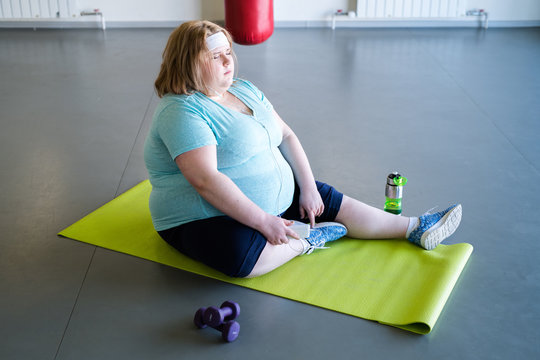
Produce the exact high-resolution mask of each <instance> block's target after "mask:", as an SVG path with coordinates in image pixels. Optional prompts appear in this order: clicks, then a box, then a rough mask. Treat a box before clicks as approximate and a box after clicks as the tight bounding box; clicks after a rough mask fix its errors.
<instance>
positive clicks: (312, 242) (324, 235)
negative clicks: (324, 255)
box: [302, 222, 347, 254]
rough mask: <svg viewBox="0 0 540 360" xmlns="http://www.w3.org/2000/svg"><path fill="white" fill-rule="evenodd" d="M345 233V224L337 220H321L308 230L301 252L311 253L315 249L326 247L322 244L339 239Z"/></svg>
mask: <svg viewBox="0 0 540 360" xmlns="http://www.w3.org/2000/svg"><path fill="white" fill-rule="evenodd" d="M345 235H347V228H346V227H345V225H343V224H340V223H337V222H322V223H319V224H316V225H315V226H314V227H313V228H311V229H310V230H309V236H308V237H307V238H306V242H307V244H305V246H304V251H303V252H302V254H311V253H312V252H313V250H315V249H328V248H327V247H325V246H324V244H325V243H327V242H329V241H334V240H337V239H340V238H342V237H344V236H345Z"/></svg>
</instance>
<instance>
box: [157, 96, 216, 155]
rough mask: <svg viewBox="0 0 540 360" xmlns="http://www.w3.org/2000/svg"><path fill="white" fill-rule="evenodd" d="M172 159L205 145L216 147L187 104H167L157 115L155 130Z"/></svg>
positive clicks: (201, 120) (200, 116) (203, 122)
mask: <svg viewBox="0 0 540 360" xmlns="http://www.w3.org/2000/svg"><path fill="white" fill-rule="evenodd" d="M156 130H157V132H158V134H159V136H160V137H161V139H162V141H163V143H164V144H165V146H166V147H167V149H168V151H169V154H170V155H171V158H172V159H175V158H176V157H177V156H178V155H181V154H183V153H185V152H188V151H190V150H193V149H197V148H200V147H203V146H207V145H216V144H217V141H216V137H215V135H214V133H213V132H212V129H211V128H210V126H209V124H208V122H207V121H206V120H205V119H204V116H203V114H202V113H201V112H199V111H197V109H195V108H192V107H190V106H189V105H188V104H182V103H179V104H175V103H173V104H169V105H168V106H167V107H166V108H164V109H163V110H162V112H161V113H160V114H159V120H158V122H157V128H156Z"/></svg>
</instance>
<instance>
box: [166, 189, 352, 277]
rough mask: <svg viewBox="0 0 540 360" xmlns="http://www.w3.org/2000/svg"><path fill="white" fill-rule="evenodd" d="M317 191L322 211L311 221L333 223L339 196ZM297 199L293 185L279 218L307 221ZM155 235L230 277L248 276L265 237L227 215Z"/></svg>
mask: <svg viewBox="0 0 540 360" xmlns="http://www.w3.org/2000/svg"><path fill="white" fill-rule="evenodd" d="M317 189H318V190H319V193H320V194H321V198H322V200H323V203H324V212H323V213H322V214H321V216H319V217H317V218H316V220H315V221H316V222H323V221H334V220H335V219H336V216H337V213H338V211H339V208H340V207H341V201H342V200H343V194H342V193H340V192H339V191H337V190H336V189H334V188H333V187H332V186H330V185H327V184H325V183H322V182H319V181H317ZM299 197H300V191H299V189H298V186H296V187H295V190H294V197H293V202H292V204H291V206H290V207H289V208H288V209H287V210H286V211H285V212H284V213H283V214H281V217H283V218H284V219H288V220H295V221H303V222H308V221H309V220H307V219H301V218H300V210H299V202H298V201H299ZM158 233H159V235H160V236H161V237H162V238H163V240H165V241H166V242H167V243H168V244H169V245H171V246H172V247H174V248H175V249H176V250H178V251H180V252H181V253H183V254H184V255H187V256H189V257H190V258H192V259H195V260H197V261H200V262H202V263H204V264H206V265H208V266H210V267H211V268H214V269H216V270H218V271H221V272H222V273H224V274H226V275H228V276H232V277H246V276H247V275H249V274H250V273H251V270H253V267H254V266H255V264H256V263H257V260H258V259H259V256H260V255H261V252H262V251H263V249H264V247H265V245H266V238H265V237H264V236H263V235H262V234H261V233H260V232H258V231H257V230H255V229H252V228H250V227H248V226H246V225H244V224H241V223H239V222H238V221H236V220H234V219H232V218H230V217H229V216H216V217H212V218H208V219H202V220H196V221H192V222H189V223H187V224H183V225H180V226H176V227H173V228H171V229H167V230H163V231H159V232H158Z"/></svg>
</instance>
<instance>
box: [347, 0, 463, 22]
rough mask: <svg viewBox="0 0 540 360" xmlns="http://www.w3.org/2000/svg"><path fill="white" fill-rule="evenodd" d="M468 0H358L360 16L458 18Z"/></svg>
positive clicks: (358, 13)
mask: <svg viewBox="0 0 540 360" xmlns="http://www.w3.org/2000/svg"><path fill="white" fill-rule="evenodd" d="M465 2H466V0H357V2H356V16H357V17H358V18H368V19H377V18H385V19H390V18H458V17H461V16H464V15H465Z"/></svg>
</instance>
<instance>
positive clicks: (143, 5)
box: [78, 0, 540, 22]
mask: <svg viewBox="0 0 540 360" xmlns="http://www.w3.org/2000/svg"><path fill="white" fill-rule="evenodd" d="M236 1H238V0H236ZM387 1H400V0H387ZM465 1H467V3H466V9H471V8H480V9H485V10H486V11H488V12H489V17H490V20H495V21H497V20H500V21H521V20H540V0H465ZM78 3H79V6H80V7H81V8H83V9H94V8H99V9H100V10H101V11H102V12H103V13H104V14H105V16H106V19H107V21H176V20H180V21H182V20H189V19H203V18H204V19H209V20H223V19H224V17H225V16H224V5H223V0H153V1H148V0H78ZM355 4H356V2H355V1H354V0H274V19H275V20H276V21H277V22H280V21H319V20H325V19H328V17H329V16H330V14H331V13H332V12H333V11H335V10H337V9H343V10H345V11H347V10H355Z"/></svg>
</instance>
